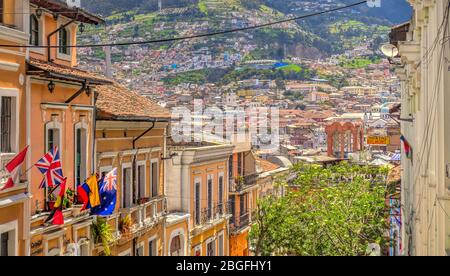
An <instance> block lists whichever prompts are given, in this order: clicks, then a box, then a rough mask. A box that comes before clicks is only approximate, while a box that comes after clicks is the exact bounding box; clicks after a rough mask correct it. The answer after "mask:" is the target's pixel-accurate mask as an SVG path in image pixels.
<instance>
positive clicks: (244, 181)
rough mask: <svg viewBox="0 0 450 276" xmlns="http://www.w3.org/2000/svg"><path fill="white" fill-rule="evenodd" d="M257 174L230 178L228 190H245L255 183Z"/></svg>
mask: <svg viewBox="0 0 450 276" xmlns="http://www.w3.org/2000/svg"><path fill="white" fill-rule="evenodd" d="M258 176H259V175H258V174H257V173H253V174H250V175H247V176H245V177H242V176H240V177H236V178H231V179H230V192H232V193H240V192H243V191H245V189H247V188H250V187H252V186H254V185H256V184H257V180H258Z"/></svg>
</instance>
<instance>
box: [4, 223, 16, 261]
mask: <svg viewBox="0 0 450 276" xmlns="http://www.w3.org/2000/svg"><path fill="white" fill-rule="evenodd" d="M17 254H18V252H17V221H14V222H10V223H6V224H1V225H0V256H16V255H17Z"/></svg>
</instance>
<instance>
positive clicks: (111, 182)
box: [102, 168, 117, 192]
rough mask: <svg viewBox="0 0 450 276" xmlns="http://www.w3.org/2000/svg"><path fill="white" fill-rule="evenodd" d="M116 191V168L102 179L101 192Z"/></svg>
mask: <svg viewBox="0 0 450 276" xmlns="http://www.w3.org/2000/svg"><path fill="white" fill-rule="evenodd" d="M116 190H117V168H116V169H114V170H112V171H110V172H109V173H108V174H107V175H105V177H104V179H103V187H102V191H103V192H111V191H116Z"/></svg>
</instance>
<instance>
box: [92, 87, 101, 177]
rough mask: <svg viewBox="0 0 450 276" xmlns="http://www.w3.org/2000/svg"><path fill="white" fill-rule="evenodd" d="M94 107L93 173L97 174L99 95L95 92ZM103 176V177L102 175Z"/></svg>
mask: <svg viewBox="0 0 450 276" xmlns="http://www.w3.org/2000/svg"><path fill="white" fill-rule="evenodd" d="M93 94H94V95H93V99H92V102H93V104H92V105H93V106H94V109H93V110H92V159H91V162H92V165H91V168H92V171H91V173H95V172H96V167H97V156H96V154H95V152H96V149H97V141H96V139H97V99H98V93H97V92H96V91H94V93H93ZM100 176H101V175H100Z"/></svg>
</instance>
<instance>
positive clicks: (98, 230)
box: [92, 218, 114, 256]
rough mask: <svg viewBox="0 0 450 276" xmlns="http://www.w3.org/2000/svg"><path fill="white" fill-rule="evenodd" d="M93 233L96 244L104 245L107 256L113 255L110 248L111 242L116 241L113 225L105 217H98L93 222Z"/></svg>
mask: <svg viewBox="0 0 450 276" xmlns="http://www.w3.org/2000/svg"><path fill="white" fill-rule="evenodd" d="M92 235H93V238H94V243H95V244H101V245H102V246H103V250H104V251H103V252H104V254H105V255H106V256H109V255H111V250H110V248H109V245H110V243H112V242H113V241H114V236H113V232H112V227H111V225H109V224H108V222H107V221H106V220H105V219H103V218H97V220H96V221H95V222H94V223H93V224H92Z"/></svg>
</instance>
